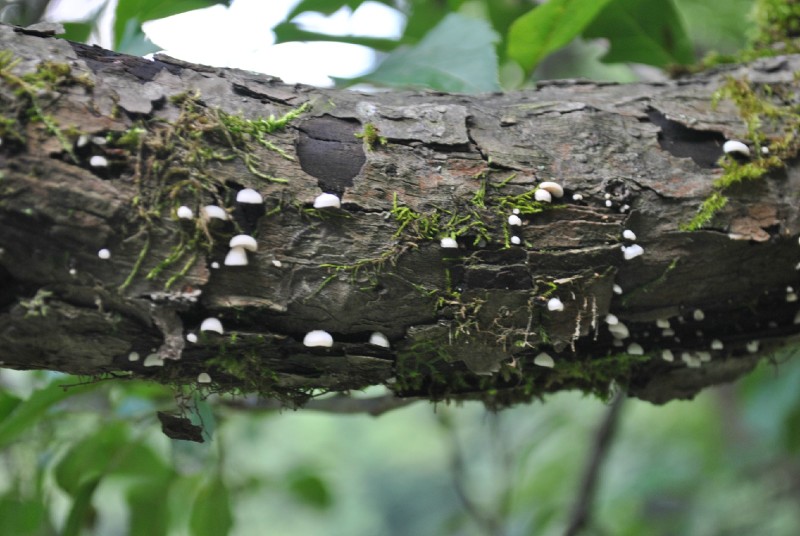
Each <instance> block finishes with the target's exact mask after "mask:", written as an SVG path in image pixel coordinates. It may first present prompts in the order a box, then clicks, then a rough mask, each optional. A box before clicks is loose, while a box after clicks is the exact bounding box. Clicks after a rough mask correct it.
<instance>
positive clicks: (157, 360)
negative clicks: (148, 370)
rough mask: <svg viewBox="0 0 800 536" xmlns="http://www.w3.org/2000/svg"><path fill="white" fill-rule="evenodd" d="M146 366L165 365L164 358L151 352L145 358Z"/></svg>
mask: <svg viewBox="0 0 800 536" xmlns="http://www.w3.org/2000/svg"><path fill="white" fill-rule="evenodd" d="M143 364H144V366H145V367H163V366H164V360H163V359H161V357H160V356H159V355H158V354H150V355H148V356H147V357H145V358H144V363H143Z"/></svg>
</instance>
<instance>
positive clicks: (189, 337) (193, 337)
mask: <svg viewBox="0 0 800 536" xmlns="http://www.w3.org/2000/svg"><path fill="white" fill-rule="evenodd" d="M186 340H187V341H189V342H197V335H196V334H194V333H187V334H186Z"/></svg>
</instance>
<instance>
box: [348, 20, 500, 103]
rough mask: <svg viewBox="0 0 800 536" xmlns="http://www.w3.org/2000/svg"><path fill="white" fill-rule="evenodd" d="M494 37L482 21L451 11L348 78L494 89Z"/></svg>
mask: <svg viewBox="0 0 800 536" xmlns="http://www.w3.org/2000/svg"><path fill="white" fill-rule="evenodd" d="M465 36H469V39H465V38H464V37H465ZM497 40H498V36H497V34H496V33H495V32H494V30H492V28H491V26H489V24H488V23H487V22H486V21H484V20H479V19H474V18H471V17H466V16H464V15H460V14H458V13H451V14H450V15H448V16H447V17H445V18H444V20H442V22H440V23H439V24H438V25H437V26H436V27H435V28H433V29H432V30H431V31H430V33H428V35H426V36H425V38H424V39H422V41H420V42H419V43H418V44H417V45H415V46H412V47H406V48H399V49H397V50H395V51H394V52H392V53H391V54H390V55H389V56H388V57H387V58H386V59H385V60H384V61H383V62H382V63H381V64H380V65H379V66H378V67H377V68H376V69H375V70H374V71H373V72H372V73H370V74H367V75H364V76H361V77H359V78H356V79H353V80H348V82H351V83H352V82H356V83H357V82H367V83H372V84H377V85H386V86H401V87H427V88H431V89H438V90H440V91H448V92H456V93H478V92H482V91H497V90H499V89H500V85H499V83H498V79H497V54H496V53H495V50H494V44H495V43H496V42H497Z"/></svg>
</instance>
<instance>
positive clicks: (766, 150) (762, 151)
mask: <svg viewBox="0 0 800 536" xmlns="http://www.w3.org/2000/svg"><path fill="white" fill-rule="evenodd" d="M761 154H769V147H762V148H761Z"/></svg>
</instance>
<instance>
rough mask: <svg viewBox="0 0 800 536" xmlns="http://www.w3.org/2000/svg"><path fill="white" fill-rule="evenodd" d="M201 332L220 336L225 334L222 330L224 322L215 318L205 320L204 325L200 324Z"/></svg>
mask: <svg viewBox="0 0 800 536" xmlns="http://www.w3.org/2000/svg"><path fill="white" fill-rule="evenodd" d="M200 331H213V332H215V333H219V334H220V335H222V334H223V333H224V331H223V329H222V322H220V321H219V319H217V318H213V317H211V318H206V319H205V320H203V323H202V324H200Z"/></svg>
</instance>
